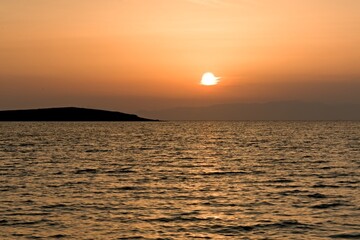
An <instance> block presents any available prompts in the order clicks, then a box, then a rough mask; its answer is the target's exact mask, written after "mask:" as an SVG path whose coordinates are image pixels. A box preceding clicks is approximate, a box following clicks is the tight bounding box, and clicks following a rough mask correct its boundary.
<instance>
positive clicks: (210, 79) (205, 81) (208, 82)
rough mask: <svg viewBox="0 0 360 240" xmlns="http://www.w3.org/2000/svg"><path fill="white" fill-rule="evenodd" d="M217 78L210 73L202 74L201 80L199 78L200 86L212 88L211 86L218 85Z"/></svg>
mask: <svg viewBox="0 0 360 240" xmlns="http://www.w3.org/2000/svg"><path fill="white" fill-rule="evenodd" d="M219 79H220V78H219V77H216V76H215V75H214V74H213V73H211V72H206V73H204V74H203V76H202V78H201V82H200V83H201V85H205V86H212V85H216V84H218V83H219Z"/></svg>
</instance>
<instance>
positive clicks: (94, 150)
mask: <svg viewBox="0 0 360 240" xmlns="http://www.w3.org/2000/svg"><path fill="white" fill-rule="evenodd" d="M85 152H87V153H98V152H111V150H110V149H88V150H85Z"/></svg>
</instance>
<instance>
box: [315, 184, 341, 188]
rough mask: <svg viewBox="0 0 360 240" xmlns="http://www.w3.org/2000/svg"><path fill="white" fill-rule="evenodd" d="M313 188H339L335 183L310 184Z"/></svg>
mask: <svg viewBox="0 0 360 240" xmlns="http://www.w3.org/2000/svg"><path fill="white" fill-rule="evenodd" d="M312 187H313V188H339V187H340V186H337V185H326V184H315V185H313V186H312Z"/></svg>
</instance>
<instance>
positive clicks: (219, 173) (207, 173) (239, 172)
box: [202, 171, 248, 176]
mask: <svg viewBox="0 0 360 240" xmlns="http://www.w3.org/2000/svg"><path fill="white" fill-rule="evenodd" d="M238 174H248V172H244V171H237V172H206V173H202V175H206V176H209V175H238Z"/></svg>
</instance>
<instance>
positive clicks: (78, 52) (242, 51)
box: [0, 0, 360, 117]
mask: <svg viewBox="0 0 360 240" xmlns="http://www.w3.org/2000/svg"><path fill="white" fill-rule="evenodd" d="M359 13H360V1H358V0H331V1H330V0H292V1H288V0H274V1H267V0H253V1H245V0H217V1H202V0H171V1H164V0H131V1H130V0H122V1H121V0H102V1H100V0H77V1H72V0H61V1H49V0H32V1H28V0H17V1H14V0H2V1H1V2H0V110H5V109H23V108H39V107H58V106H78V107H90V108H102V109H109V110H117V111H122V112H129V113H133V112H134V113H135V112H142V111H148V112H154V111H160V110H164V109H170V108H175V107H204V106H212V105H219V104H225V105H226V104H229V103H258V102H274V101H281V102H283V101H299V102H322V103H327V104H360V14H359ZM204 72H212V73H214V75H215V76H218V77H221V81H220V83H219V84H218V85H216V86H212V87H205V86H201V85H200V84H199V82H200V79H201V76H202V74H203V73H204ZM309 117H310V116H309Z"/></svg>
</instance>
